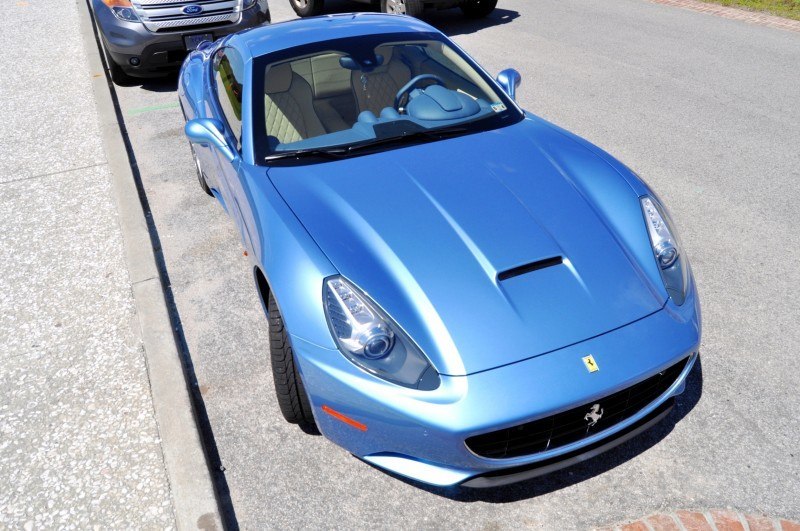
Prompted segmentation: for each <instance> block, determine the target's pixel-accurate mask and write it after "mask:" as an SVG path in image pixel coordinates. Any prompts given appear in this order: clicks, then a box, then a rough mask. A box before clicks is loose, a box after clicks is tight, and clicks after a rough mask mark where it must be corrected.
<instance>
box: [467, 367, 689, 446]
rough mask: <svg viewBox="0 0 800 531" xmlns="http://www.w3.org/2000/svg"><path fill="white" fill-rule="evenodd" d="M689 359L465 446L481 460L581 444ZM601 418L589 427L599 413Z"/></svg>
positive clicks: (657, 392)
mask: <svg viewBox="0 0 800 531" xmlns="http://www.w3.org/2000/svg"><path fill="white" fill-rule="evenodd" d="M687 362H688V358H685V359H683V360H681V361H679V362H678V363H676V364H675V365H673V366H671V367H669V368H668V369H664V370H663V371H661V372H660V373H658V374H656V375H654V376H651V377H650V378H647V379H646V380H643V381H641V382H639V383H637V384H635V385H632V386H631V387H628V388H627V389H623V390H622V391H619V392H617V393H614V394H613V395H609V396H607V397H605V398H601V399H599V400H594V401H592V402H589V403H586V404H584V405H582V406H579V407H576V408H572V409H570V410H568V411H564V412H562V413H558V414H556V415H552V416H550V417H545V418H543V419H539V420H534V421H533V422H527V423H525V424H520V425H518V426H513V427H511V428H506V429H503V430H498V431H493V432H490V433H484V434H482V435H476V436H474V437H470V438H468V439H467V440H466V444H467V447H468V448H469V449H470V450H472V451H473V452H474V453H475V454H477V455H479V456H481V457H490V458H493V459H506V458H510V457H519V456H523V455H531V454H535V453H538V452H544V451H545V450H552V449H554V448H558V447H560V446H565V445H567V444H570V443H573V442H576V441H580V440H581V439H584V438H586V437H589V436H591V435H594V434H595V433H598V432H601V431H603V430H606V429H608V428H610V427H612V426H613V425H615V424H617V423H618V422H621V421H623V420H625V419H627V418H630V417H632V416H633V415H635V414H636V413H638V412H639V411H641V410H642V408H644V407H645V406H647V405H648V404H650V403H652V402H653V401H654V400H655V399H657V398H658V397H659V396H661V395H662V394H663V393H664V392H665V391H666V390H667V389H669V387H670V386H671V385H672V384H673V383H675V380H677V379H678V376H680V374H681V372H682V371H683V368H684V367H685V366H686V363H687ZM600 411H602V416H601V417H600V418H599V419H598V420H597V422H596V423H595V424H594V425H592V426H590V425H589V424H590V423H591V422H592V420H593V419H594V418H596V417H597V415H596V414H595V415H592V413H598V412H600Z"/></svg>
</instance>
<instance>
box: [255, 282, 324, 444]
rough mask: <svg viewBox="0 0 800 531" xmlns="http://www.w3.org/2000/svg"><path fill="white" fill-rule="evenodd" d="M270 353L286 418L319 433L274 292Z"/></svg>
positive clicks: (279, 403)
mask: <svg viewBox="0 0 800 531" xmlns="http://www.w3.org/2000/svg"><path fill="white" fill-rule="evenodd" d="M267 304H268V306H267V307H268V309H269V352H270V359H271V361H272V378H273V379H274V380H275V394H276V395H277V397H278V406H280V408H281V413H282V414H283V418H285V419H286V420H287V421H289V422H291V423H292V424H297V425H298V426H300V429H301V430H303V431H304V432H306V433H312V434H317V433H319V430H318V429H317V424H316V422H314V414H313V413H312V411H311V403H310V402H309V401H308V395H307V394H306V389H305V387H303V380H302V378H301V377H300V373H299V372H298V371H297V366H296V365H295V359H294V353H293V352H292V345H291V343H290V342H289V334H287V333H286V328H285V327H284V325H283V317H281V312H280V310H279V309H278V305H277V303H276V302H275V298H274V297H273V296H272V293H270V294H269V301H268V303H267Z"/></svg>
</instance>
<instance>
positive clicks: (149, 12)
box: [133, 0, 242, 32]
mask: <svg viewBox="0 0 800 531" xmlns="http://www.w3.org/2000/svg"><path fill="white" fill-rule="evenodd" d="M188 5H193V6H199V7H200V8H201V9H202V11H200V12H199V13H193V14H186V13H184V12H183V9H184V8H185V7H186V6H188ZM133 9H134V11H135V12H136V14H137V15H138V16H139V18H140V19H141V20H142V23H143V24H144V25H145V27H146V28H147V29H148V30H150V31H155V32H158V31H180V30H195V29H199V27H201V26H203V27H208V26H213V25H227V24H233V23H236V22H238V21H239V17H240V16H241V10H242V0H195V1H187V0H133Z"/></svg>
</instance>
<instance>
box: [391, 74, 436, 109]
mask: <svg viewBox="0 0 800 531" xmlns="http://www.w3.org/2000/svg"><path fill="white" fill-rule="evenodd" d="M422 81H433V82H434V83H435V84H437V85H441V86H443V87H444V86H445V84H444V81H442V78H440V77H439V76H435V75H433V74H420V75H418V76H416V77H414V78H412V79H411V81H409V82H408V83H406V84H405V85H403V86H402V88H400V90H398V91H397V95H396V96H395V97H394V108H395V109H397V110H398V111H399V110H400V102H401V101H403V97H404V96H405V95H406V94H408V93H409V92H411V90H412V89H413V88H414V87H416V86H417V84H418V83H420V82H422Z"/></svg>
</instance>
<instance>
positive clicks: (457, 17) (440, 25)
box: [422, 7, 520, 37]
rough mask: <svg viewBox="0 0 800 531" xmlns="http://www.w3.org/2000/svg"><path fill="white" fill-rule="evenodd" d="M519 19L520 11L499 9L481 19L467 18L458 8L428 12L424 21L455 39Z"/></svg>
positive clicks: (423, 17)
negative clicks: (457, 36)
mask: <svg viewBox="0 0 800 531" xmlns="http://www.w3.org/2000/svg"><path fill="white" fill-rule="evenodd" d="M519 17H520V14H519V11H514V10H512V9H501V8H499V7H498V8H495V10H494V11H492V13H491V14H490V15H489V16H487V17H485V18H479V19H472V18H467V17H465V16H464V15H462V14H461V10H460V9H458V8H456V9H445V10H443V11H426V12H425V14H424V15H423V16H422V19H423V20H425V22H427V23H428V24H430V25H431V26H433V27H435V28H436V29H438V30H439V31H441V32H442V33H444V34H445V35H447V36H448V37H453V36H455V35H467V34H469V33H476V32H478V31H480V30H482V29H486V28H491V27H493V26H502V25H503V24H508V23H509V22H513V21H514V20H515V19H517V18H519Z"/></svg>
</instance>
